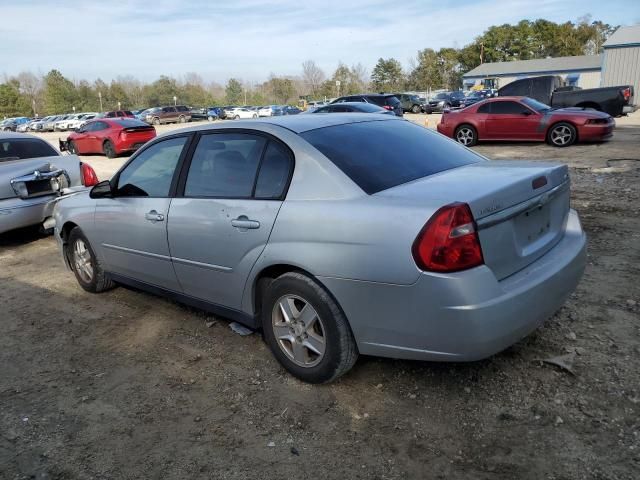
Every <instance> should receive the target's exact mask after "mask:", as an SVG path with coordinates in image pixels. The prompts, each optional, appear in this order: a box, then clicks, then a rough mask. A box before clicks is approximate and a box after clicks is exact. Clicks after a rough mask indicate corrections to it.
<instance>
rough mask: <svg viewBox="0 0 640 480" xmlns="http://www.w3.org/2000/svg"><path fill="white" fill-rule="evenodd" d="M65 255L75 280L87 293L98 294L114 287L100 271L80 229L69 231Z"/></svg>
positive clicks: (100, 267)
mask: <svg viewBox="0 0 640 480" xmlns="http://www.w3.org/2000/svg"><path fill="white" fill-rule="evenodd" d="M65 254H66V256H67V260H68V261H69V265H70V266H71V270H73V273H74V275H75V276H76V280H77V281H78V283H79V284H80V286H81V287H82V288H83V289H84V290H86V291H87V292H91V293H100V292H104V291H105V290H109V289H111V288H113V287H114V286H115V284H114V282H113V280H111V279H110V278H109V277H108V276H107V275H106V273H105V271H104V270H103V269H102V266H101V265H100V262H99V261H98V259H97V257H96V255H95V253H94V251H93V249H92V248H91V245H90V244H89V240H87V237H85V236H84V233H82V230H80V227H75V228H74V229H73V230H71V233H70V234H69V239H68V241H67V245H66V247H65Z"/></svg>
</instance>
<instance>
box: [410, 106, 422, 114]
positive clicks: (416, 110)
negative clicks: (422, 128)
mask: <svg viewBox="0 0 640 480" xmlns="http://www.w3.org/2000/svg"><path fill="white" fill-rule="evenodd" d="M411 111H412V112H413V113H420V107H419V106H418V105H414V106H413V107H411Z"/></svg>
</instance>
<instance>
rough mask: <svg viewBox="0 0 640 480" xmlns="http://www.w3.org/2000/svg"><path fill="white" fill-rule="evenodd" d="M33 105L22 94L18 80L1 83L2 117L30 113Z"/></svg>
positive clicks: (0, 106) (0, 104)
mask: <svg viewBox="0 0 640 480" xmlns="http://www.w3.org/2000/svg"><path fill="white" fill-rule="evenodd" d="M30 110H31V105H30V104H29V102H28V100H27V99H26V97H24V96H22V95H21V94H20V84H19V82H18V81H16V80H10V81H8V82H7V83H2V84H0V117H2V118H4V117H17V116H23V115H25V116H26V115H29V114H30V113H31V112H30Z"/></svg>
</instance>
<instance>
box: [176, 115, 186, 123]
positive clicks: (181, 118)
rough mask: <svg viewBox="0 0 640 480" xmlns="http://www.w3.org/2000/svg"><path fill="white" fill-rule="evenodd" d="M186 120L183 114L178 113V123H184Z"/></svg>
mask: <svg viewBox="0 0 640 480" xmlns="http://www.w3.org/2000/svg"><path fill="white" fill-rule="evenodd" d="M186 121H187V119H186V118H185V117H184V115H180V118H178V122H179V123H184V122H186Z"/></svg>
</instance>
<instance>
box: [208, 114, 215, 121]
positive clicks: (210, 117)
mask: <svg viewBox="0 0 640 480" xmlns="http://www.w3.org/2000/svg"><path fill="white" fill-rule="evenodd" d="M207 120H209V121H210V122H213V121H214V120H215V118H213V116H211V115H209V116H208V117H207Z"/></svg>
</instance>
